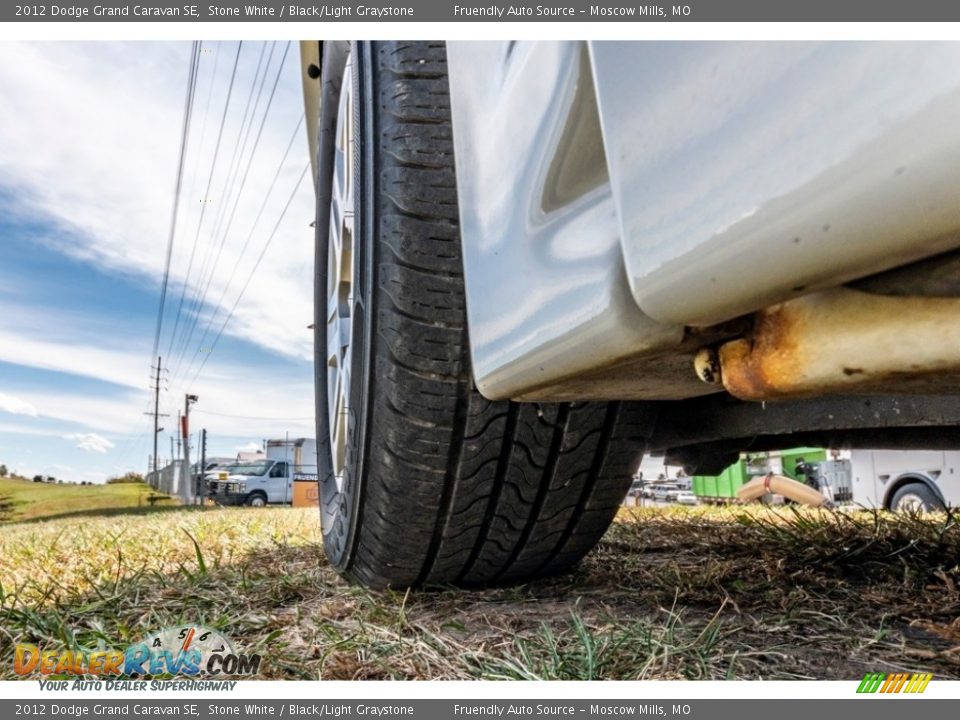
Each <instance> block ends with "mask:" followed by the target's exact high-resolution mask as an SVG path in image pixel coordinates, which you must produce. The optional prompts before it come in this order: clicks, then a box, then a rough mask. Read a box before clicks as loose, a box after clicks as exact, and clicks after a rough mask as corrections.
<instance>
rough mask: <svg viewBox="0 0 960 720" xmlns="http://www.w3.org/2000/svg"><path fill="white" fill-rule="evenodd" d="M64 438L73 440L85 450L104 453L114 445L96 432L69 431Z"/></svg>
mask: <svg viewBox="0 0 960 720" xmlns="http://www.w3.org/2000/svg"><path fill="white" fill-rule="evenodd" d="M64 439H66V440H75V441H76V443H77V447H78V448H80V449H81V450H86V451H87V452H97V453H105V452H106V451H107V450H109V449H110V448H112V447H113V446H114V445H113V443H112V442H110V441H109V440H107V439H106V438H105V437H103V436H101V435H97V434H96V433H71V434H70V435H64Z"/></svg>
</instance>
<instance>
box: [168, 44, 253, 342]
mask: <svg viewBox="0 0 960 720" xmlns="http://www.w3.org/2000/svg"><path fill="white" fill-rule="evenodd" d="M242 48H243V41H242V40H241V41H240V42H239V43H238V44H237V54H236V57H235V58H234V60H233V71H232V72H231V73H230V85H229V87H228V88H227V99H226V102H225V103H224V105H223V115H222V117H221V118H220V129H219V131H218V132H217V143H216V146H215V147H214V151H213V161H212V162H211V164H210V175H209V177H208V178H207V188H206V190H205V191H204V194H203V205H202V206H201V208H200V221H199V222H198V223H197V234H196V237H194V239H193V248H192V249H191V251H190V261H189V262H188V264H187V274H186V275H185V276H184V278H183V289H182V290H181V292H180V305H179V306H178V307H177V314H176V315H175V316H174V322H173V332H172V333H171V334H170V349H169V350H168V353H167V354H168V355H169V354H170V350H172V347H173V340H174V338H175V337H176V334H177V326H178V325H179V324H180V314H181V313H182V312H183V301H184V298H185V297H186V293H187V286H188V284H189V282H190V272H191V269H192V268H193V259H194V256H195V255H196V252H197V244H198V242H199V240H200V229H201V227H203V217H204V215H205V213H206V209H207V201H208V200H209V198H210V187H211V185H212V184H213V175H214V170H215V168H216V166H217V157H218V156H219V154H220V143H221V142H222V141H223V128H224V125H225V124H226V121H227V111H228V110H229V109H230V100H231V98H232V97H233V83H234V80H236V77H237V65H238V64H239V62H240V50H241V49H242ZM168 263H169V261H168ZM168 271H169V267H168ZM157 341H158V342H159V326H158V331H157ZM153 354H154V355H156V354H157V353H156V351H154V353H153Z"/></svg>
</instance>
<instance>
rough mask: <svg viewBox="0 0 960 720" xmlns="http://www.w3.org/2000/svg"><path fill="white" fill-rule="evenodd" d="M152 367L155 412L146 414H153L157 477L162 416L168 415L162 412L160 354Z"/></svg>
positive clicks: (155, 473) (154, 460)
mask: <svg viewBox="0 0 960 720" xmlns="http://www.w3.org/2000/svg"><path fill="white" fill-rule="evenodd" d="M150 369H151V370H154V371H155V372H156V373H157V374H156V375H154V376H153V377H152V378H151V379H152V380H153V385H151V386H150V389H151V390H153V412H152V413H151V412H148V413H144V415H153V475H154V478H156V475H157V440H158V438H159V436H160V433H161V432H162V431H163V428H162V427H160V418H162V417H167V415H166V414H165V413H161V412H160V376H161V373H162V372H163V358H161V357H160V356H159V355H158V356H157V366H156V367H153V366H151V367H150ZM154 482H156V480H154Z"/></svg>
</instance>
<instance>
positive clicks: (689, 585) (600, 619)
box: [0, 508, 960, 680]
mask: <svg viewBox="0 0 960 720" xmlns="http://www.w3.org/2000/svg"><path fill="white" fill-rule="evenodd" d="M397 541H398V542H402V541H403V538H397ZM0 558H2V559H3V560H2V562H0V588H2V589H0V678H10V677H12V664H11V662H10V658H12V649H13V646H14V645H15V644H16V643H18V642H34V643H40V644H41V645H44V646H49V647H63V646H68V647H73V648H76V647H85V648H90V647H95V646H96V645H97V644H98V643H100V644H103V645H106V646H115V647H124V646H125V645H126V644H128V643H130V642H132V641H134V640H136V639H139V638H142V637H143V636H145V635H146V634H148V633H150V632H153V631H156V630H158V629H160V628H162V627H164V626H168V625H173V624H177V623H181V622H196V623H200V624H203V625H206V626H209V627H212V628H217V629H220V630H222V631H224V632H225V633H226V634H227V635H229V636H230V637H231V638H232V639H233V640H234V642H235V644H236V645H237V646H238V647H239V648H240V649H242V650H244V651H247V652H258V653H261V654H262V655H263V656H264V662H263V666H262V668H261V674H262V677H264V678H286V679H296V678H309V679H316V678H318V677H320V678H324V679H402V678H403V679H405V678H417V679H428V678H437V679H534V678H540V679H601V678H604V679H720V678H737V679H761V678H762V679H792V678H822V679H847V680H852V679H859V678H861V677H862V676H863V674H864V673H865V672H867V671H868V670H869V671H893V670H906V671H916V672H920V671H923V672H932V673H934V675H935V677H937V678H952V679H958V678H960V620H958V617H960V591H958V587H960V565H958V563H960V518H958V517H956V516H953V515H931V516H926V517H903V516H892V515H889V514H885V513H868V512H864V513H856V514H851V515H841V514H834V513H829V512H816V511H809V512H808V511H801V512H793V511H791V510H789V509H787V510H773V509H763V508H751V509H749V510H744V509H738V508H734V509H703V508H692V509H644V510H638V511H633V510H629V511H626V510H625V511H623V512H622V513H621V517H620V518H619V520H618V522H617V523H616V524H615V525H614V526H613V527H612V528H611V530H610V531H609V532H608V533H607V535H606V537H605V538H604V540H603V541H602V542H601V544H600V546H599V547H598V548H597V550H596V551H595V552H594V553H592V554H591V555H590V556H589V557H588V558H587V559H586V560H585V561H584V563H583V564H582V565H581V566H580V568H579V569H578V570H577V571H576V572H574V573H573V574H570V575H566V576H563V577H559V578H553V579H544V580H539V581H536V582H532V583H528V584H526V585H521V586H516V587H508V588H497V589H491V590H486V591H475V592H469V593H462V592H458V591H454V590H450V589H443V588H440V589H435V590H433V591H429V592H427V591H420V592H410V593H399V592H398V593H370V592H367V591H365V590H363V589H360V588H356V587H351V586H349V585H347V584H345V583H344V582H343V581H342V580H341V579H340V578H339V577H338V576H337V575H336V573H335V572H334V571H333V570H332V569H331V568H330V567H329V565H328V564H327V562H326V560H325V559H324V557H323V552H322V547H321V541H320V537H319V528H318V521H317V517H316V511H314V510H306V509H304V510H301V509H291V508H268V509H263V510H254V509H247V508H230V509H220V508H207V509H200V508H181V509H177V510H169V511H159V510H155V511H153V512H147V511H136V512H132V513H130V514H118V515H114V516H111V517H104V518H98V519H93V518H89V517H84V518H61V519H58V520H52V521H47V522H22V523H12V524H8V525H6V526H3V527H0Z"/></svg>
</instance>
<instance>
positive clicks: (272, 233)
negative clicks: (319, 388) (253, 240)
mask: <svg viewBox="0 0 960 720" xmlns="http://www.w3.org/2000/svg"><path fill="white" fill-rule="evenodd" d="M309 169H310V163H309V161H308V162H307V164H306V165H304V167H303V172H301V173H300V177H299V178H297V182H296V184H295V185H294V186H293V190H292V191H291V192H290V197H289V198H288V199H287V203H286V205H284V206H283V210H282V211H281V212H280V217H279V218H277V222H276V224H275V225H274V226H273V230H271V231H270V236H269V237H268V238H267V241H266V243H264V245H263V249H262V250H261V251H260V255H259V256H258V257H257V261H256V262H255V263H254V265H253V268H252V269H251V270H250V274H249V275H248V276H247V281H246V282H245V283H244V284H243V288H242V289H241V290H240V294H239V295H238V296H237V299H236V300H235V301H234V303H233V307H231V308H230V313H229V314H228V315H227V317H226V318H225V319H224V321H223V325H221V326H220V330H219V332H217V336H216V338H214V340H213V345H211V346H210V352H209V353H206V354H205V356H204V358H203V362H202V363H201V364H200V367H199V368H197V372H196V373H195V374H194V376H193V378H191V380H190V383H189V384H188V387H189V388H192V387H193V383H195V382H196V380H197V378H198V377H199V376H200V373H201V372H202V371H203V368H204V367H205V366H206V364H207V360H209V359H210V356H211V355H212V354H213V351H214V349H215V348H216V347H217V343H219V342H220V337H221V336H222V335H223V331H224V330H225V329H226V327H227V324H228V323H229V322H230V319H231V318H232V317H233V313H234V312H236V310H237V306H238V305H239V304H240V300H241V299H242V298H243V295H244V293H246V292H247V288H248V287H249V286H250V281H251V280H253V276H254V275H255V274H256V272H257V268H258V267H260V263H261V261H263V257H264V255H266V254H267V250H268V249H269V248H270V245H271V243H273V239H274V238H275V237H276V235H277V230H278V229H279V228H280V223H282V222H283V219H284V217H286V215H287V211H288V210H289V209H290V206H291V205H292V204H293V199H294V198H295V197H296V196H297V190H299V189H300V184H301V183H302V182H303V179H304V178H305V177H306V176H307V171H308V170H309Z"/></svg>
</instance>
